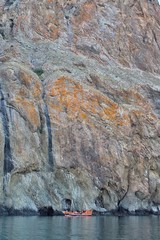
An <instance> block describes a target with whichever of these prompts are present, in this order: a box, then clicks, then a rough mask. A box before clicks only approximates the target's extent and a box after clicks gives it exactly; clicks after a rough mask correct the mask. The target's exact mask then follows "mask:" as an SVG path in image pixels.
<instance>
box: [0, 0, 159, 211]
mask: <svg viewBox="0 0 160 240" xmlns="http://www.w3.org/2000/svg"><path fill="white" fill-rule="evenodd" d="M159 19H160V7H159V5H158V1H156V0H155V1H154V0H153V1H147V0H137V1H134V0H122V1H121V0H119V1H113V0H101V1H98V0H95V1H90V0H81V1H76V0H71V1H69V0H68V1H63V0H57V1H54V0H41V1H38V2H37V1H35V0H28V1H27V0H22V1H19V0H12V1H11V0H3V1H1V3H0V205H1V209H4V208H5V207H6V208H8V209H15V210H24V209H25V210H26V209H28V210H34V211H38V209H40V208H43V207H44V206H46V207H47V206H52V207H53V209H55V210H62V209H67V208H72V209H78V210H81V209H90V208H92V209H95V210H98V211H104V210H115V209H118V208H124V209H127V210H129V211H135V210H151V211H154V212H159V211H160V76H159V74H160V68H159V66H160V20H159Z"/></svg>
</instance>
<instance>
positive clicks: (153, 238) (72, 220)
mask: <svg viewBox="0 0 160 240" xmlns="http://www.w3.org/2000/svg"><path fill="white" fill-rule="evenodd" d="M32 239H35V240H36V239H37V240H81V239H83V240H159V239H160V217H158V216H149V217H148V216H147V217H133V216H131V217H113V216H105V217H0V240H32Z"/></svg>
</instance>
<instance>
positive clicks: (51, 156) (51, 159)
mask: <svg viewBox="0 0 160 240" xmlns="http://www.w3.org/2000/svg"><path fill="white" fill-rule="evenodd" d="M42 98H43V102H44V114H45V118H46V125H47V131H48V163H49V166H50V170H51V171H52V170H53V167H54V162H55V159H54V154H53V142H52V128H51V120H50V116H49V111H48V106H47V104H46V101H45V91H44V90H43V95H42Z"/></svg>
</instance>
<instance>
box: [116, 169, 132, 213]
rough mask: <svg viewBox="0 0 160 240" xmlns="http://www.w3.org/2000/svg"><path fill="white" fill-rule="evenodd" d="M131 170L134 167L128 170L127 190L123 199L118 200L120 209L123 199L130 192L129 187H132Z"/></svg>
mask: <svg viewBox="0 0 160 240" xmlns="http://www.w3.org/2000/svg"><path fill="white" fill-rule="evenodd" d="M131 170H132V168H129V170H128V175H127V180H128V184H127V189H126V192H125V193H124V195H123V196H122V198H121V199H119V201H118V204H117V205H118V209H119V208H120V207H121V206H120V205H121V202H122V201H123V199H124V198H125V197H126V196H127V194H128V192H129V187H130V174H131Z"/></svg>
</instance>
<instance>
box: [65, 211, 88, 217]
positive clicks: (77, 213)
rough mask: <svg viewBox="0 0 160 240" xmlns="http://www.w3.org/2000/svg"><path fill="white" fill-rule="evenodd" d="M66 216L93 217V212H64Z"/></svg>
mask: <svg viewBox="0 0 160 240" xmlns="http://www.w3.org/2000/svg"><path fill="white" fill-rule="evenodd" d="M63 213H64V215H65V216H92V214H93V211H92V210H85V211H82V212H77V211H73V212H70V211H64V212H63Z"/></svg>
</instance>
